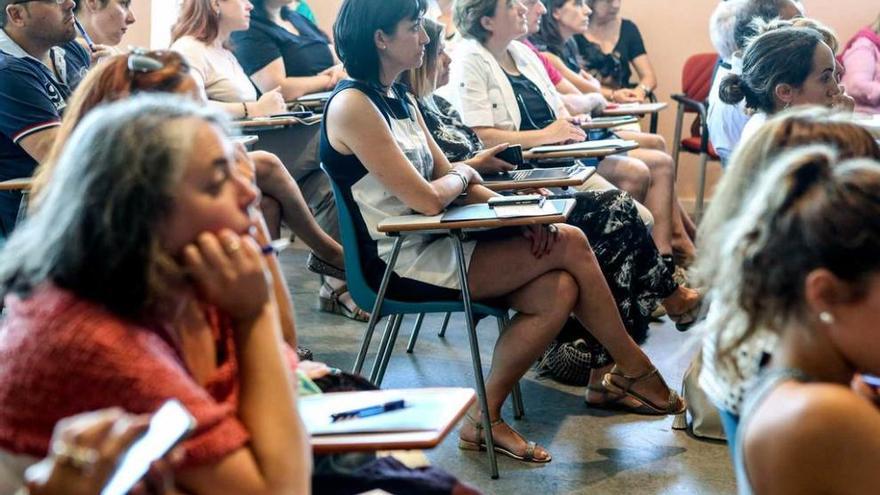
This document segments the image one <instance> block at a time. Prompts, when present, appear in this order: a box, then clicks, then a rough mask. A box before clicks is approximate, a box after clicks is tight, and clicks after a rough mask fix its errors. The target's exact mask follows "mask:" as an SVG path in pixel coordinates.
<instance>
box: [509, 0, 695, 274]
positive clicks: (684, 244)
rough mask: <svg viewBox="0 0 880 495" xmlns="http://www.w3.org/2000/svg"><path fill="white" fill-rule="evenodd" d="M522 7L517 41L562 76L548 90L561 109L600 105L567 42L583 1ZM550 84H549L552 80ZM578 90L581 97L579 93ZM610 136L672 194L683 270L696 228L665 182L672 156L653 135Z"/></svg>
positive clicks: (540, 1) (579, 24)
mask: <svg viewBox="0 0 880 495" xmlns="http://www.w3.org/2000/svg"><path fill="white" fill-rule="evenodd" d="M522 3H523V5H524V6H525V7H526V9H527V13H526V20H527V25H528V36H526V37H523V38H520V41H522V42H523V43H525V44H526V45H527V46H529V47H530V48H532V49H533V50H535V51H538V50H543V52H539V54H538V57H539V58H541V57H543V58H545V59H547V60H549V61H550V63H551V65H553V66H554V67H555V68H556V69H557V70H558V71H559V73H561V74H562V76H563V77H564V79H565V81H560V82H558V83H556V82H554V86H555V87H556V90H557V91H558V92H559V94H560V96H561V97H562V100H563V102H564V103H565V104H566V108H568V110H569V111H570V112H572V113H575V110H576V109H577V102H579V101H581V100H583V99H584V98H590V97H593V98H598V99H603V100H604V98H603V97H602V95H601V93H600V91H601V89H602V88H601V86H600V85H599V81H598V80H596V79H595V78H594V77H592V76H591V75H589V74H587V73H586V72H584V71H581V70H580V68H579V66H578V61H577V55H576V53H577V46H576V43H575V41H574V39H573V36H574V35H575V33H584V32H586V29H587V26H588V25H589V19H590V14H591V13H592V11H591V10H590V7H589V6H588V5H587V4H586V3H585V2H584V0H525V1H524V2H522ZM532 41H534V44H533V43H532ZM536 45H537V46H536ZM539 47H540V48H539ZM549 75H550V74H549V72H548V76H549ZM551 82H553V79H552V78H551ZM581 88H583V91H584V92H585V93H586V94H584V93H581ZM621 91H623V90H616V92H615V91H612V93H611V97H612V98H618V99H619V93H620V92H621ZM572 103H575V105H572ZM605 104H607V102H604V101H603V104H602V107H603V108H604V105H605ZM575 114H576V113H575ZM614 134H616V135H617V136H619V137H621V138H623V139H631V140H633V141H636V142H637V143H639V146H640V148H639V149H637V150H633V151H631V152H630V153H629V156H632V157H633V158H637V159H639V160H641V161H643V162H645V164H646V165H647V166H648V168H649V170H650V171H651V180H652V181H655V182H666V183H669V184H670V187H671V188H672V189H673V190H672V198H673V199H672V208H673V213H672V221H673V241H672V244H673V248H674V249H675V250H676V252H677V253H676V254H678V255H680V256H679V258H680V259H681V262H682V263H683V264H685V265H687V264H690V261H691V260H693V257H694V246H693V241H692V239H691V237H692V236H693V233H694V232H695V231H696V225H694V223H693V221H692V220H691V219H690V217H688V215H687V214H686V213H684V209H683V208H682V207H681V205H680V203H679V201H678V197H677V195H676V194H675V182H674V181H670V180H669V179H668V178H667V177H671V176H672V175H673V170H674V166H675V164H674V163H673V161H672V156H670V155H669V154H668V153H667V152H666V141H665V140H664V139H663V138H662V137H661V136H660V135H658V134H650V133H646V132H641V131H638V130H636V131H633V130H630V129H615V130H614Z"/></svg>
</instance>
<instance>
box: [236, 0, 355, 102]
mask: <svg viewBox="0 0 880 495" xmlns="http://www.w3.org/2000/svg"><path fill="white" fill-rule="evenodd" d="M251 3H252V4H253V6H254V10H253V11H251V21H250V27H248V28H247V30H242V31H236V32H234V33H233V34H232V48H233V50H234V51H235V56H236V58H237V59H238V61H239V63H240V64H241V66H242V68H243V69H244V71H245V73H246V74H247V75H248V76H250V78H251V79H252V80H253V81H254V84H256V85H257V88H258V89H259V90H260V91H264V92H266V91H272V90H273V89H275V88H278V87H280V88H281V95H282V96H284V99H285V100H287V101H290V100H295V99H297V98H299V97H300V96H303V95H305V94H309V93H319V92H322V91H329V90H331V89H333V88H335V87H336V83H337V82H339V80H340V79H343V78H344V77H345V71H344V70H342V67H341V66H339V65H337V64H338V62H337V61H336V59H335V58H334V56H333V46H332V45H331V44H330V38H329V37H328V36H327V35H326V34H324V33H323V32H322V31H321V30H320V29H319V28H318V26H316V25H315V24H314V23H313V22H312V21H309V20H308V19H306V18H305V17H304V16H303V15H301V14H299V13H298V12H296V11H295V10H294V9H292V8H290V6H289V4H290V0H253V1H252V2H251Z"/></svg>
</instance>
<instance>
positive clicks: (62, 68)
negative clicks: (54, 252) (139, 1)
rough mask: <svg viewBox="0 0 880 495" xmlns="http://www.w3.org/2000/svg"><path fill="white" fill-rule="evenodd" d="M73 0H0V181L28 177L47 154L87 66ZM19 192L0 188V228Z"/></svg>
mask: <svg viewBox="0 0 880 495" xmlns="http://www.w3.org/2000/svg"><path fill="white" fill-rule="evenodd" d="M75 5H76V4H75V3H74V2H73V0H0V180H7V179H13V178H18V177H29V176H31V174H32V173H33V171H34V168H35V167H36V165H37V163H38V162H40V161H41V160H43V159H45V158H46V155H48V153H49V150H50V149H51V148H52V144H53V142H54V140H55V134H56V133H57V130H58V129H57V128H58V126H59V125H60V123H61V113H62V112H63V110H64V107H65V101H66V100H67V98H68V97H69V96H70V93H71V91H72V90H73V88H74V87H75V86H76V84H77V83H79V81H80V79H82V77H83V75H84V74H85V71H87V70H88V68H89V65H90V57H89V54H88V52H86V50H84V49H83V48H82V47H80V46H79V45H78V44H77V43H76V42H74V41H73V39H74V38H75V37H76V30H75V28H74V23H73V20H74V18H73V7H74V6H75ZM20 199H21V195H20V194H19V193H14V192H9V191H0V232H2V233H5V234H8V233H9V231H11V230H12V227H13V226H14V224H15V217H16V214H17V212H18V205H19V202H20Z"/></svg>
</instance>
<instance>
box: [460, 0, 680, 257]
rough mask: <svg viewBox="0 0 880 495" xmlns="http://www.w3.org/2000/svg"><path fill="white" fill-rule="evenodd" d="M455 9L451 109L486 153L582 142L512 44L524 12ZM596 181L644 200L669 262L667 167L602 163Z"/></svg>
mask: <svg viewBox="0 0 880 495" xmlns="http://www.w3.org/2000/svg"><path fill="white" fill-rule="evenodd" d="M455 9H456V10H455V19H456V22H457V23H458V28H459V32H460V33H461V34H462V36H464V38H465V39H464V40H462V41H461V42H460V43H458V45H457V47H456V51H455V53H454V54H453V56H452V67H451V74H450V79H451V81H452V82H451V84H450V85H451V86H452V88H454V89H455V91H454V92H452V94H451V98H452V99H451V102H452V103H453V105H454V106H455V108H456V110H457V111H458V112H459V113H460V114H461V117H462V120H463V122H464V123H465V124H466V125H468V126H470V127H471V128H473V129H474V131H475V132H476V133H477V135H478V136H479V137H480V139H481V140H482V141H483V142H484V143H485V144H486V145H488V146H494V145H495V144H498V143H503V142H511V143H517V144H520V145H522V146H523V147H524V148H531V147H534V146H539V145H545V144H557V143H560V142H566V141H583V140H584V139H585V138H586V134H585V133H584V132H583V131H582V130H581V129H580V127H579V126H578V125H577V123H576V119H574V120H573V119H572V118H571V115H570V114H569V112H568V110H567V109H566V108H565V106H564V104H563V103H562V101H561V99H560V97H559V94H558V93H557V91H556V89H555V88H554V87H553V84H552V82H551V81H550V79H549V78H548V76H547V72H546V70H545V69H544V67H543V65H542V64H541V62H540V60H539V58H538V57H537V56H536V55H535V54H534V52H532V51H531V50H530V49H529V48H528V47H527V46H525V45H524V44H523V43H521V42H519V41H516V40H517V39H519V38H521V37H523V36H525V34H526V33H527V30H528V18H529V16H528V12H529V10H527V9H526V8H525V6H524V5H523V4H522V3H520V2H515V3H508V2H506V1H504V0H459V1H457V2H456V3H455ZM667 158H668V156H667ZM599 173H600V174H602V175H603V176H604V177H605V178H607V179H608V180H609V181H610V182H611V183H613V184H615V185H616V186H618V187H620V188H621V189H623V190H624V191H627V192H629V193H630V194H632V195H633V197H635V198H636V200H639V201H642V200H643V202H644V203H645V206H647V207H648V209H649V210H650V211H651V214H652V215H653V216H654V228H653V230H652V236H653V238H654V242H655V243H656V244H657V248H658V249H659V250H660V253H661V254H664V255H671V254H672V252H673V247H672V246H673V234H674V233H675V232H676V229H675V225H676V221H675V218H674V217H675V215H674V212H675V208H674V207H673V201H672V199H673V198H672V196H673V192H674V184H673V178H672V166H671V160H668V161H666V162H661V161H656V162H653V166H652V167H648V166H647V165H646V164H645V163H644V162H643V161H641V160H639V159H636V158H634V157H628V156H624V155H611V156H608V157H606V158H605V159H603V160H602V161H601V162H600V163H599ZM676 238H678V239H680V240H681V243H680V247H681V248H682V249H681V251H682V252H683V253H685V257H688V258H689V257H692V256H693V244H692V243H691V242H690V240H689V239H687V235H686V233H683V234H682V235H679V236H676Z"/></svg>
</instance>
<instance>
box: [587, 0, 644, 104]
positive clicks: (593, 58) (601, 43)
mask: <svg viewBox="0 0 880 495" xmlns="http://www.w3.org/2000/svg"><path fill="white" fill-rule="evenodd" d="M586 2H587V5H588V6H589V7H590V9H591V10H592V11H593V16H592V18H591V22H590V25H589V29H587V32H586V33H584V34H576V35H575V36H574V39H575V42H576V44H577V50H578V54H579V55H580V57H581V64H580V65H581V67H582V68H583V69H584V70H586V71H587V72H589V73H590V74H592V75H593V76H594V77H595V78H597V79H599V81H600V82H601V83H602V86H604V87H607V88H609V90H610V91H614V90H626V91H621V94H619V95H618V97H617V98H616V99H615V101H638V102H641V101H645V100H646V99H647V98H648V96H650V95H651V93H652V92H653V91H654V88H656V87H657V76H655V75H654V67H653V66H652V65H651V59H649V58H648V52H647V51H646V50H645V42H644V41H643V40H642V34H641V33H640V32H639V28H638V27H636V25H635V24H634V23H633V22H632V21H631V20H629V19H624V18H622V17H621V16H620V2H621V0H586ZM632 69H635V70H636V74H637V75H638V78H639V79H638V81H637V82H633V81H632ZM613 94H614V93H612V95H613Z"/></svg>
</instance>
